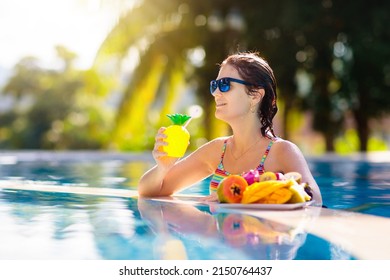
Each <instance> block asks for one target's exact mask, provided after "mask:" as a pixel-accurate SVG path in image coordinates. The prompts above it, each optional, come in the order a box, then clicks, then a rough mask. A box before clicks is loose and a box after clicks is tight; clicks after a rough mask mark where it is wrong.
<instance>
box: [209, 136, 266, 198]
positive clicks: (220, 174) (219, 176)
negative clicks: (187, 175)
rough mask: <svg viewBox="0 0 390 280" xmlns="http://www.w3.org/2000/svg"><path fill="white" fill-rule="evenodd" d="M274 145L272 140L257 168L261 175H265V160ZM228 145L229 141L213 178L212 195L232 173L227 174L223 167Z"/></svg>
mask: <svg viewBox="0 0 390 280" xmlns="http://www.w3.org/2000/svg"><path fill="white" fill-rule="evenodd" d="M273 143H274V141H272V140H271V141H270V142H269V144H268V146H267V149H266V150H265V152H264V155H263V157H262V158H261V162H260V164H259V166H258V167H257V168H256V169H257V170H258V171H259V173H260V174H263V173H264V162H265V159H266V158H267V155H268V153H269V151H270V149H271V147H272V144H273ZM226 144H227V139H226V140H225V141H224V143H223V147H222V155H221V161H220V162H219V164H218V167H217V169H216V170H215V171H214V174H213V175H212V177H211V181H210V193H212V192H215V191H216V190H217V188H218V185H219V182H221V181H222V180H223V179H224V178H226V177H227V176H229V175H230V173H229V172H227V171H226V170H225V168H224V166H223V158H224V156H225V151H226Z"/></svg>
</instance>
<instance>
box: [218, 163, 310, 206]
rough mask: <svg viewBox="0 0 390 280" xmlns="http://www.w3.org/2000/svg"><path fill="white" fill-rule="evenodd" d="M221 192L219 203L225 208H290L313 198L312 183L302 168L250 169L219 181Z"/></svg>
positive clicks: (219, 193)
mask: <svg viewBox="0 0 390 280" xmlns="http://www.w3.org/2000/svg"><path fill="white" fill-rule="evenodd" d="M217 196H218V202H219V203H218V206H219V207H223V208H247V209H270V210H289V209H297V208H302V207H304V206H307V205H309V204H311V203H312V202H313V200H312V192H311V189H310V186H309V185H308V184H307V183H304V182H302V176H301V174H300V173H298V172H288V173H285V174H282V173H278V172H271V171H267V172H264V173H262V174H260V173H259V172H258V171H257V170H250V171H248V172H245V173H243V174H241V175H229V176H227V177H226V178H224V179H223V180H222V181H221V182H220V183H219V185H218V188H217Z"/></svg>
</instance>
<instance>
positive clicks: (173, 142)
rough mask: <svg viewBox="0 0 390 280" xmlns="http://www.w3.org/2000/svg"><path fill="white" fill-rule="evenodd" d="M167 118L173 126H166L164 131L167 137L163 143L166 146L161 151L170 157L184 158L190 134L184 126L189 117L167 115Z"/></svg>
mask: <svg viewBox="0 0 390 280" xmlns="http://www.w3.org/2000/svg"><path fill="white" fill-rule="evenodd" d="M167 117H168V118H169V119H170V120H171V121H172V123H173V124H172V125H170V126H168V127H167V129H166V130H165V131H164V133H165V135H166V136H167V138H166V139H165V141H166V142H167V143H168V145H167V146H164V147H163V150H164V151H165V152H166V153H167V155H168V156H170V157H177V158H180V157H182V156H184V154H185V152H186V150H187V147H188V144H189V140H190V133H189V132H188V130H187V129H186V126H187V125H188V123H187V122H188V121H189V120H190V119H191V117H190V116H188V115H184V114H172V115H167Z"/></svg>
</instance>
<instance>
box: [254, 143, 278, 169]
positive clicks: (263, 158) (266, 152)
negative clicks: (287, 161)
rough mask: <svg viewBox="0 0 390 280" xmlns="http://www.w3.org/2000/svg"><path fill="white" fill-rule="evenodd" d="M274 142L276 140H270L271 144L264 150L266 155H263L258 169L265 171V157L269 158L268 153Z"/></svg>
mask: <svg viewBox="0 0 390 280" xmlns="http://www.w3.org/2000/svg"><path fill="white" fill-rule="evenodd" d="M273 143H274V141H272V140H271V141H270V142H269V144H268V146H267V149H266V150H265V152H264V155H263V157H262V158H261V162H260V164H259V166H258V167H257V170H259V171H260V170H261V171H263V170H264V162H265V159H266V158H267V156H268V153H269V150H271V147H272V144H273Z"/></svg>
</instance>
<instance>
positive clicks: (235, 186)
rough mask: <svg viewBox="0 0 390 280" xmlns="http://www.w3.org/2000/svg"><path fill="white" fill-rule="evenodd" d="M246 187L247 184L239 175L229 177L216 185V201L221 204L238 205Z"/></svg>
mask: <svg viewBox="0 0 390 280" xmlns="http://www.w3.org/2000/svg"><path fill="white" fill-rule="evenodd" d="M247 187H248V183H247V182H246V180H245V179H244V178H243V177H241V176H239V175H229V176H228V177H226V178H225V179H223V180H222V181H221V182H220V183H219V185H218V188H217V195H218V200H219V202H221V203H240V202H241V199H242V196H243V193H244V191H245V189H246V188H247Z"/></svg>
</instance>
